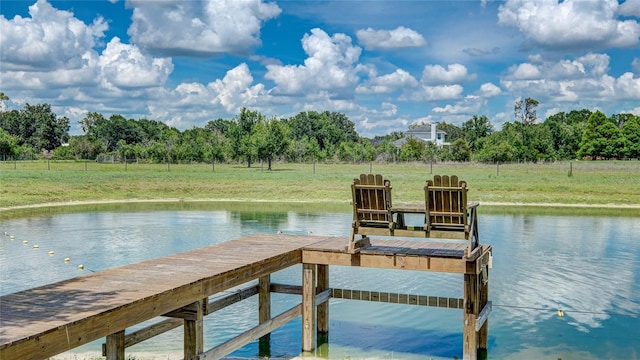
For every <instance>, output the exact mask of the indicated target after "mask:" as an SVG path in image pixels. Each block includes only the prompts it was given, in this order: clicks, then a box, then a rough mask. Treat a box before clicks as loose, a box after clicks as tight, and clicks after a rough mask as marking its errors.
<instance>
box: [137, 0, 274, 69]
mask: <svg viewBox="0 0 640 360" xmlns="http://www.w3.org/2000/svg"><path fill="white" fill-rule="evenodd" d="M127 5H128V6H130V7H132V8H133V16H132V21H133V23H132V24H131V26H130V27H129V29H128V31H127V32H128V34H129V35H130V36H131V41H132V42H133V43H134V44H136V45H139V46H140V47H142V48H145V49H148V50H150V51H152V52H154V53H159V54H164V55H165V56H171V55H200V56H211V55H216V54H221V53H247V52H249V50H250V49H251V48H252V47H254V46H257V45H259V44H260V29H261V27H262V24H263V22H265V21H267V20H269V19H272V18H275V17H277V16H278V15H280V12H281V11H282V10H281V9H280V8H279V7H278V5H276V4H275V3H274V2H270V3H264V2H262V0H242V1H240V0H203V1H182V0H164V1H161V2H159V1H143V0H129V1H127Z"/></svg>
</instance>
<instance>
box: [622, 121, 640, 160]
mask: <svg viewBox="0 0 640 360" xmlns="http://www.w3.org/2000/svg"><path fill="white" fill-rule="evenodd" d="M621 131H622V135H623V137H624V141H625V150H624V152H625V156H627V157H630V158H634V159H638V158H640V116H634V117H632V118H629V119H627V120H626V121H625V123H624V125H623V126H622V130H621Z"/></svg>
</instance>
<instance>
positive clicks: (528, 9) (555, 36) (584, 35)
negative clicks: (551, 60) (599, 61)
mask: <svg viewBox="0 0 640 360" xmlns="http://www.w3.org/2000/svg"><path fill="white" fill-rule="evenodd" d="M619 6H620V5H619V4H618V1H617V0H599V1H580V0H565V1H560V2H558V1H557V0H539V1H528V0H507V1H506V2H505V3H504V4H503V5H501V6H500V8H499V11H498V19H499V24H501V25H505V26H513V27H516V28H518V30H520V31H521V32H522V33H523V34H524V35H525V36H526V37H527V38H529V39H531V40H532V41H534V42H535V43H536V44H538V45H539V46H541V47H543V48H548V49H567V48H574V49H602V48H608V47H635V46H638V44H639V43H640V24H639V23H638V22H637V21H636V20H631V19H627V20H622V19H618V18H617V16H616V13H617V11H619V10H620V9H619ZM625 8H628V10H625ZM633 9H635V6H634V4H630V5H627V6H625V7H624V8H622V11H624V12H627V13H630V12H632V10H633Z"/></svg>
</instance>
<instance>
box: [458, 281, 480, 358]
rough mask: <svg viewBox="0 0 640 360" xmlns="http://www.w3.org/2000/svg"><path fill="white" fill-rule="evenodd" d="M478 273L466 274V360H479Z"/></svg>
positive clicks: (463, 353)
mask: <svg viewBox="0 0 640 360" xmlns="http://www.w3.org/2000/svg"><path fill="white" fill-rule="evenodd" d="M478 312H479V310H478V275H476V274H465V275H464V316H463V320H464V326H463V334H462V336H463V339H464V340H463V342H464V344H463V346H462V358H463V359H464V360H477V358H478V333H477V332H476V321H477V315H478Z"/></svg>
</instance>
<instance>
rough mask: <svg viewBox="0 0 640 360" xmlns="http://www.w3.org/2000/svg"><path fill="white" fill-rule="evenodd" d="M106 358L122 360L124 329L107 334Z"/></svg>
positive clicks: (108, 359)
mask: <svg viewBox="0 0 640 360" xmlns="http://www.w3.org/2000/svg"><path fill="white" fill-rule="evenodd" d="M106 355H107V360H124V330H120V331H118V332H116V333H113V334H111V335H107V344H106Z"/></svg>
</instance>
